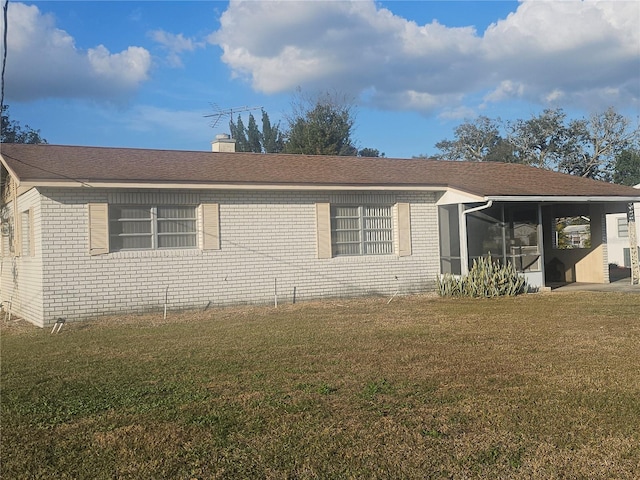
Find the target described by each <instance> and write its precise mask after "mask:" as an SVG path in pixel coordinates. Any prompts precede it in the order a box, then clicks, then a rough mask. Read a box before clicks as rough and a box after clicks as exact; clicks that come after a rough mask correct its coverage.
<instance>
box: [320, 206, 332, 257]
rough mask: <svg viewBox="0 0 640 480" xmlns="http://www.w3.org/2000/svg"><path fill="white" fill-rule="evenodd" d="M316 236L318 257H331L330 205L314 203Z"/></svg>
mask: <svg viewBox="0 0 640 480" xmlns="http://www.w3.org/2000/svg"><path fill="white" fill-rule="evenodd" d="M316 238H317V255H318V258H331V206H330V204H328V203H316Z"/></svg>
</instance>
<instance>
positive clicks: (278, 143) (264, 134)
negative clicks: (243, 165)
mask: <svg viewBox="0 0 640 480" xmlns="http://www.w3.org/2000/svg"><path fill="white" fill-rule="evenodd" d="M229 130H230V131H231V137H232V138H234V139H235V140H236V152H253V153H279V152H282V151H283V149H284V140H283V133H282V132H281V131H280V124H279V123H278V124H276V125H271V121H270V120H269V114H267V112H265V111H264V110H262V131H260V129H259V128H258V123H257V122H256V119H255V118H254V116H253V115H252V114H251V113H250V114H249V121H248V125H247V126H246V127H245V126H244V122H243V121H242V117H241V116H240V115H238V119H237V121H236V122H235V123H234V122H233V119H231V121H230V122H229Z"/></svg>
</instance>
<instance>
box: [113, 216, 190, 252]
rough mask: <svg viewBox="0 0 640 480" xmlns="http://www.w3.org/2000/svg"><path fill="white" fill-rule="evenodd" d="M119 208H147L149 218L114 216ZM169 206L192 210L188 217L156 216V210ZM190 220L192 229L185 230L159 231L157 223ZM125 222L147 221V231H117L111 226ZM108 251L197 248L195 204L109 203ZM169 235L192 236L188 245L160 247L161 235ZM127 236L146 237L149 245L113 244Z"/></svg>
mask: <svg viewBox="0 0 640 480" xmlns="http://www.w3.org/2000/svg"><path fill="white" fill-rule="evenodd" d="M120 208H134V209H143V210H146V209H148V210H149V218H148V219H147V218H146V217H145V218H116V217H115V214H114V212H116V211H117V209H120ZM171 208H189V209H191V210H192V212H193V213H192V215H191V216H190V217H184V218H182V217H180V218H169V217H167V218H163V217H159V216H158V211H159V210H161V209H171ZM181 221H183V222H192V223H193V229H191V230H189V231H185V232H160V228H159V225H160V224H161V223H162V222H181ZM121 222H123V223H127V222H141V223H142V222H149V231H148V232H141V233H118V230H119V229H114V228H112V226H113V225H114V224H118V223H121ZM109 231H110V234H109V251H111V252H118V251H129V250H184V249H197V248H198V208H197V206H195V205H153V206H150V205H109ZM171 236H183V237H187V236H188V237H192V241H191V242H190V244H189V245H182V246H176V247H161V246H160V243H161V239H162V237H171ZM124 237H129V238H141V237H148V238H149V243H150V244H149V245H148V246H144V247H133V248H131V247H129V248H122V247H119V246H118V245H116V244H115V241H116V239H120V238H124Z"/></svg>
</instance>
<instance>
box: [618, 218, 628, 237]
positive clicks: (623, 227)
mask: <svg viewBox="0 0 640 480" xmlns="http://www.w3.org/2000/svg"><path fill="white" fill-rule="evenodd" d="M618 238H629V223H628V222H627V219H626V218H618Z"/></svg>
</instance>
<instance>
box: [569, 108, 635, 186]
mask: <svg viewBox="0 0 640 480" xmlns="http://www.w3.org/2000/svg"><path fill="white" fill-rule="evenodd" d="M568 135H569V138H570V146H571V148H570V149H569V151H568V152H567V155H566V156H565V157H564V158H563V159H562V160H561V161H560V164H559V169H560V170H561V171H564V172H567V173H570V174H572V175H580V176H582V177H589V178H598V179H602V180H611V179H612V178H613V174H614V169H615V161H616V157H617V155H619V154H620V153H622V152H623V151H624V150H626V149H629V148H631V147H632V146H633V145H634V144H636V143H637V141H638V135H639V132H638V130H637V129H636V130H632V129H631V128H630V125H629V120H627V119H626V118H625V117H624V116H622V115H621V114H619V113H617V112H616V111H615V110H614V109H613V108H609V109H607V110H606V111H605V112H602V113H597V114H594V115H592V116H591V117H590V118H589V119H588V120H587V119H581V120H574V121H572V122H571V123H570V124H569V133H568Z"/></svg>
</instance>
